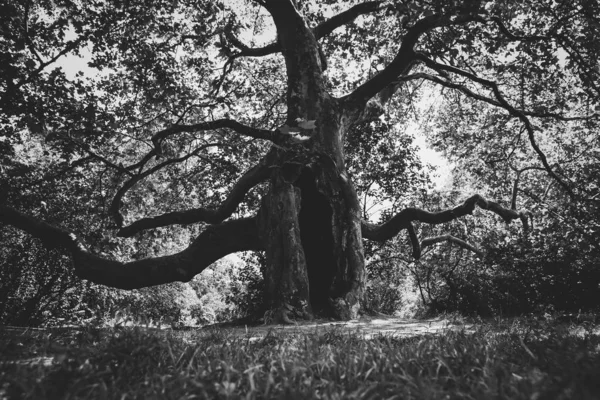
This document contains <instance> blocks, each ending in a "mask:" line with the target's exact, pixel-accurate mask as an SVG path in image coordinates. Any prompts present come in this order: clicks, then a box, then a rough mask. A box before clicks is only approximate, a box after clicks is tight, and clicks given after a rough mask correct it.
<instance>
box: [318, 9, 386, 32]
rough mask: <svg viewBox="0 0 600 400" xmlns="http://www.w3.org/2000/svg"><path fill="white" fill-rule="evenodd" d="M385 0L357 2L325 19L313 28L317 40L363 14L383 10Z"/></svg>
mask: <svg viewBox="0 0 600 400" xmlns="http://www.w3.org/2000/svg"><path fill="white" fill-rule="evenodd" d="M384 3H385V2H384V1H367V2H364V3H361V4H357V5H355V6H354V7H351V8H349V9H348V10H346V11H342V12H341V13H339V14H337V15H334V16H333V17H331V18H329V19H328V20H327V21H323V22H322V23H320V24H319V25H317V26H316V27H315V28H314V29H313V34H314V35H315V37H316V38H317V40H319V39H321V38H323V37H325V36H327V35H329V34H331V32H333V31H334V30H336V29H337V28H339V27H341V26H344V25H346V24H348V23H350V22H352V21H354V20H355V19H356V18H358V17H359V16H361V15H364V14H370V13H374V12H377V11H379V10H381V8H382V7H381V6H382V5H383V4H384Z"/></svg>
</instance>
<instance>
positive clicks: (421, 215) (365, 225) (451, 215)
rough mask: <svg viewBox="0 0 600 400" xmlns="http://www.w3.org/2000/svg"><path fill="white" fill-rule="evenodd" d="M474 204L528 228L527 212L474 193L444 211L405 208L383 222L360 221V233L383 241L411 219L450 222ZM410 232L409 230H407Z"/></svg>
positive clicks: (407, 225) (507, 221)
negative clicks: (504, 205)
mask: <svg viewBox="0 0 600 400" xmlns="http://www.w3.org/2000/svg"><path fill="white" fill-rule="evenodd" d="M475 206H479V208H482V209H484V210H489V211H491V212H493V213H495V214H498V215H499V216H500V217H501V218H502V219H503V220H504V222H506V223H507V224H508V223H510V222H511V221H512V220H514V219H520V220H521V222H522V223H523V227H524V229H525V230H527V229H528V220H527V217H528V213H527V212H518V211H516V210H511V209H508V208H504V207H502V206H501V205H500V204H498V203H496V202H493V201H488V200H486V199H484V198H483V197H482V196H480V195H478V194H476V195H473V196H471V197H469V198H468V199H467V200H465V201H464V202H463V204H461V205H459V206H457V207H455V208H451V209H448V210H444V211H438V212H429V211H425V210H421V209H419V208H406V209H404V210H402V211H400V212H399V213H398V214H396V215H395V216H394V217H392V218H391V219H390V220H388V221H387V222H385V223H383V224H372V223H369V222H367V221H363V222H362V226H361V227H362V235H363V237H364V238H366V239H370V240H375V241H378V242H383V241H385V240H388V239H391V238H392V237H394V236H396V235H397V234H398V232H400V231H401V230H402V229H410V228H409V226H410V224H411V223H412V222H413V221H418V222H424V223H427V224H432V225H437V224H441V223H444V222H450V221H453V220H455V219H457V218H460V217H463V216H465V215H468V214H472V213H473V210H474V209H475ZM409 234H410V231H409Z"/></svg>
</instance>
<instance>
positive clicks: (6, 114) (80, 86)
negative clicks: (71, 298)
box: [0, 0, 600, 321]
mask: <svg viewBox="0 0 600 400" xmlns="http://www.w3.org/2000/svg"><path fill="white" fill-rule="evenodd" d="M0 12H1V13H2V15H3V18H2V22H1V23H0V29H1V31H0V35H1V36H0V38H1V39H0V40H1V41H0V49H1V51H2V52H1V55H0V57H1V60H0V61H1V63H0V65H1V66H0V68H1V69H2V70H1V78H0V79H1V81H0V85H1V87H2V97H1V99H0V106H1V107H2V115H1V118H2V120H1V121H0V123H1V124H2V126H1V129H2V131H1V134H2V136H1V139H2V140H0V149H1V151H2V153H1V157H2V158H1V159H2V169H3V171H4V173H5V176H7V177H15V176H16V175H15V173H14V172H11V171H13V169H15V168H19V167H20V166H22V164H23V163H27V162H29V163H30V164H35V163H36V162H41V160H46V161H44V162H45V163H46V167H45V168H46V170H47V171H46V172H47V173H55V174H59V176H60V177H61V178H60V179H61V181H62V182H64V184H65V185H64V187H63V188H60V187H59V188H57V189H56V190H57V191H58V192H59V194H60V196H68V195H69V187H70V186H71V183H70V181H69V180H70V179H73V177H74V176H79V177H83V179H84V180H85V182H87V185H88V186H87V189H86V190H84V191H82V192H81V193H76V194H75V195H76V196H77V199H78V200H77V202H78V203H80V202H83V203H86V202H89V204H87V206H88V207H87V211H86V212H89V213H90V214H89V215H99V214H101V215H108V216H109V217H110V218H111V219H112V222H111V223H110V224H109V223H108V222H107V221H106V220H103V221H104V222H102V223H101V224H99V229H102V231H105V230H110V229H115V230H116V232H117V236H120V237H124V238H131V237H135V238H136V240H142V238H146V239H148V237H150V236H152V235H155V238H156V239H157V243H160V242H161V241H162V242H163V243H165V244H167V243H168V242H169V241H168V239H167V237H168V236H167V234H173V232H175V230H174V229H168V228H165V227H173V226H180V225H189V224H200V223H202V224H205V225H200V226H201V227H203V229H202V230H201V231H200V232H199V233H198V234H197V236H196V238H195V239H193V240H192V241H191V244H189V246H187V247H186V248H185V249H184V250H182V251H179V252H175V253H174V254H171V255H167V256H156V257H155V256H151V255H152V254H154V253H156V252H158V253H161V251H160V250H165V249H169V248H172V249H176V248H177V246H176V245H173V242H172V241H171V242H170V244H169V245H165V246H164V248H165V249H155V250H156V251H144V252H137V253H136V251H133V250H131V249H130V250H124V249H126V248H127V247H128V246H129V247H131V246H133V247H135V241H136V240H132V239H129V240H123V241H122V242H115V241H114V239H110V240H109V242H110V243H111V245H112V246H113V248H114V249H116V250H118V251H115V252H113V255H114V254H117V256H118V257H116V258H114V257H112V258H111V257H110V256H108V255H103V254H101V253H98V252H97V251H96V250H98V247H97V243H96V242H95V241H94V240H93V239H90V237H89V236H88V237H87V238H86V235H85V234H79V236H78V235H75V234H73V233H71V232H72V229H69V230H66V229H63V228H58V227H56V225H58V223H57V222H60V221H54V222H53V224H50V223H48V222H45V221H49V220H50V221H51V220H53V218H52V216H51V215H50V216H46V215H45V214H44V213H43V212H42V208H43V207H42V206H41V205H40V204H41V203H34V204H20V200H19V199H20V198H21V196H22V195H23V193H21V192H19V191H17V190H14V189H13V188H12V186H10V187H9V188H8V191H7V193H6V195H5V196H4V200H3V203H2V204H1V205H0V222H2V223H4V224H8V225H12V226H14V227H16V228H19V229H21V230H24V231H26V232H28V233H29V234H31V235H33V236H35V237H37V238H39V239H41V240H42V242H43V243H44V244H45V245H47V246H48V247H58V248H62V249H64V250H66V251H67V252H68V253H69V254H70V255H71V257H72V260H73V265H74V270H75V272H76V274H77V275H78V276H80V277H81V278H84V279H87V280H90V281H92V282H96V283H99V284H103V285H108V286H112V287H117V288H125V289H134V288H141V287H146V286H152V285H160V284H164V283H168V282H175V281H189V280H191V279H192V278H193V277H194V276H196V275H197V274H199V273H200V272H202V271H203V270H204V269H205V268H206V267H208V266H209V265H210V264H212V263H213V262H215V261H216V260H218V259H220V258H222V257H224V256H225V255H227V254H230V253H233V252H239V251H248V250H251V251H264V252H265V256H266V267H265V270H264V277H265V300H266V304H267V305H268V307H269V308H271V309H273V310H275V311H276V314H275V315H276V316H277V318H278V319H280V320H283V321H289V319H290V318H310V317H311V316H312V315H313V314H314V313H319V312H322V313H327V314H330V315H334V316H336V317H337V318H342V319H349V318H354V317H356V315H357V314H358V312H359V311H360V309H361V302H362V300H363V298H364V295H365V288H366V279H367V275H366V273H365V256H364V246H363V239H368V240H371V241H377V242H383V241H386V240H388V239H390V238H393V237H394V236H396V235H397V234H398V233H399V232H401V231H403V230H406V231H407V232H408V236H409V238H410V241H411V243H412V247H413V251H412V253H413V255H414V257H415V258H419V257H420V254H421V251H422V249H423V248H424V247H427V246H431V245H434V244H436V243H439V242H441V241H450V242H452V243H455V244H456V245H459V246H462V247H463V248H466V249H468V250H477V249H475V247H474V246H473V245H471V244H469V243H468V242H467V241H466V240H464V239H465V238H462V239H460V238H457V237H455V236H450V235H441V236H440V235H437V236H435V237H428V238H422V239H420V238H419V234H418V231H417V229H416V228H415V225H416V224H418V223H423V224H442V223H448V222H451V221H454V220H457V219H459V218H461V217H464V216H466V215H469V214H471V213H473V211H474V209H475V208H476V207H479V208H481V209H484V210H488V211H490V212H492V213H494V214H496V215H497V216H499V217H500V218H501V219H502V220H503V221H505V222H507V223H509V222H511V221H513V220H515V219H516V220H520V221H522V223H523V225H524V229H525V231H527V229H528V227H530V225H531V224H530V223H529V213H528V212H527V211H526V210H522V209H520V208H519V207H518V201H517V200H518V193H519V188H520V187H521V186H520V185H522V183H523V180H525V179H526V178H527V177H528V176H530V175H531V174H533V172H531V171H530V170H533V169H535V170H536V171H539V172H535V173H536V174H537V173H542V174H545V175H547V176H549V177H550V178H551V179H552V182H553V184H554V190H557V191H560V192H561V193H563V194H564V196H568V198H569V199H570V200H571V201H572V202H574V203H577V204H590V202H591V203H593V202H597V201H598V197H597V196H598V185H597V184H596V185H595V186H594V185H593V184H590V183H589V182H586V181H585V179H583V178H582V177H581V176H579V175H578V174H577V173H575V172H576V171H579V170H580V169H582V168H587V166H589V165H591V164H594V163H598V154H597V148H598V146H599V143H598V140H599V139H598V135H597V118H598V113H597V112H596V109H597V108H598V106H599V104H598V99H599V97H598V95H599V94H600V80H599V76H598V74H599V67H598V59H599V55H600V54H599V51H600V44H599V42H598V41H597V40H596V38H597V37H599V36H600V32H599V30H600V17H599V15H600V10H599V6H598V3H597V2H594V1H588V0H575V1H569V2H567V1H562V2H556V1H549V0H527V1H522V2H513V1H500V0H494V1H485V0H480V1H477V0H475V1H473V0H462V1H461V0H456V1H445V2H430V1H420V0H415V1H396V2H385V1H368V2H354V1H341V2H330V1H322V2H319V1H315V0H311V1H309V0H307V1H293V0H255V1H243V0H239V1H238V2H231V1H226V2H225V1H223V2H220V1H212V0H210V1H209V0H204V1H203V0H199V1H198V0H195V1H191V0H179V1H158V0H157V1H141V0H130V1H122V0H119V1H117V0H107V1H102V2H97V1H89V2H88V1H84V2H82V3H81V4H80V3H79V2H73V1H68V0H67V1H60V2H50V1H43V0H40V1H26V2H21V1H15V0H12V1H10V0H9V1H5V2H4V3H3V5H2V9H1V10H0ZM86 52H89V53H90V54H91V55H90V57H91V61H90V66H91V67H94V68H96V69H97V70H98V71H99V72H98V73H97V74H96V75H95V76H91V75H85V74H79V75H77V76H75V77H74V78H72V79H70V78H67V77H66V76H65V74H64V72H63V71H61V70H60V69H59V68H56V69H51V68H52V66H54V65H55V64H56V62H57V61H58V60H60V59H61V57H62V56H64V55H66V54H86ZM432 88H433V89H432ZM436 88H437V89H436ZM431 90H434V91H435V90H437V92H436V93H441V94H443V95H444V96H445V103H444V104H445V107H442V108H440V109H439V110H440V111H439V118H442V117H443V118H444V119H443V120H439V121H438V122H440V121H441V122H442V123H441V124H438V126H445V127H446V128H447V129H446V130H443V129H442V130H439V131H438V132H437V133H435V134H432V135H433V136H434V138H433V140H434V142H435V144H436V145H437V146H439V147H440V148H444V147H445V146H447V147H448V151H449V152H453V154H458V156H457V157H458V158H459V159H465V160H467V159H468V160H471V161H473V159H472V158H468V156H469V155H470V154H471V153H477V154H480V153H478V151H479V150H477V151H476V149H481V148H485V149H486V154H487V156H486V158H485V159H483V160H482V161H483V162H484V163H492V164H493V165H502V166H511V165H512V166H513V167H514V171H516V179H512V181H513V182H514V187H513V188H512V189H511V191H510V192H503V191H501V190H499V191H498V193H499V194H502V195H503V196H506V197H505V198H504V200H505V203H504V204H505V205H502V204H501V203H500V202H496V201H492V200H488V199H486V198H484V197H483V196H482V195H479V194H472V195H470V197H468V198H466V199H465V200H464V201H463V202H462V203H461V204H460V205H458V206H455V207H450V208H448V209H444V210H441V211H435V210H431V211H426V210H425V209H421V208H417V207H409V205H410V204H404V208H403V209H400V210H398V212H397V213H396V214H395V215H393V216H391V217H390V218H389V219H387V220H385V221H381V223H380V224H375V223H372V222H370V221H369V220H367V219H366V218H365V214H366V213H365V205H366V204H367V203H368V202H369V201H371V200H370V199H371V197H372V196H374V195H381V196H388V197H391V198H393V199H394V201H396V200H398V199H402V198H403V197H404V196H406V195H408V194H410V191H411V190H414V189H415V188H416V187H418V186H419V185H420V184H421V183H422V182H424V181H423V180H422V179H423V178H422V177H421V175H419V173H418V164H419V163H418V160H416V158H415V155H414V152H413V151H412V149H411V148H410V146H409V145H408V141H407V140H406V136H405V135H404V134H403V129H404V128H406V126H407V125H408V123H409V117H408V114H409V113H411V112H412V111H411V110H412V109H413V108H414V105H415V104H417V103H418V102H427V101H428V98H427V96H428V95H427V93H428V92H427V91H431ZM432 109H433V108H432ZM422 117H423V119H424V120H429V119H431V117H432V116H431V115H423V116H422ZM452 128H455V129H452ZM436 138H438V139H437V141H436ZM523 143H527V144H528V147H527V148H526V147H525V146H523ZM35 144H38V145H39V146H41V148H44V146H45V147H47V148H50V149H51V151H50V152H49V153H48V155H46V154H36V155H35V157H34V159H33V160H29V161H27V160H23V159H19V157H18V155H19V154H23V152H24V151H25V150H27V149H29V148H30V147H31V146H34V145H35ZM516 144H518V145H519V146H518V149H519V150H518V152H517V153H515V154H518V157H513V155H512V153H511V152H513V151H516V150H515V148H516V146H515V145H516ZM573 149H575V150H573ZM28 154H31V151H30V152H29V153H28ZM570 156H575V157H577V162H575V163H570V162H568V160H567V158H568V157H570ZM472 167H473V168H474V169H476V170H477V169H478V168H481V165H478V164H477V163H476V161H473V165H472ZM503 168H504V167H503ZM502 171H504V170H503V169H499V170H498V173H502ZM506 171H508V170H506ZM586 176H587V175H586ZM3 179H4V178H3ZM11 179H12V178H11ZM9 180H10V179H9V178H6V179H5V181H6V182H7V183H9ZM492 181H493V180H492ZM231 182H234V183H231ZM503 182H506V180H505V181H503ZM31 190H33V191H34V190H35V187H32V188H31ZM370 190H373V195H372V196H371V197H370V196H369V191H370ZM425 194H426V193H425ZM86 198H88V199H89V200H86ZM461 200H462V199H461ZM495 200H502V199H495ZM395 204H396V205H403V203H402V202H401V201H396V203H395ZM65 211H68V210H65ZM234 214H235V217H232V216H234ZM33 215H35V216H33ZM75 217H76V216H75V215H74V216H73V217H72V218H71V220H70V221H69V223H68V224H64V223H60V225H63V226H72V225H73V224H75V225H76V226H84V225H85V224H81V223H80V224H77V222H76V221H74V220H76V218H75ZM80 217H81V214H80ZM206 224H208V225H206ZM158 228H162V229H158ZM153 232H154V233H153ZM188 232H194V229H191V230H189V231H188ZM98 236H102V235H100V234H98V233H96V237H98ZM102 237H103V236H102ZM178 237H179V238H183V237H185V236H183V237H182V236H178ZM102 240H105V239H102ZM106 240H108V239H106ZM125 256H131V257H133V258H134V260H133V261H126V260H125V259H124V258H125ZM146 256H148V257H146Z"/></svg>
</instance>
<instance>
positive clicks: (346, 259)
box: [258, 2, 365, 320]
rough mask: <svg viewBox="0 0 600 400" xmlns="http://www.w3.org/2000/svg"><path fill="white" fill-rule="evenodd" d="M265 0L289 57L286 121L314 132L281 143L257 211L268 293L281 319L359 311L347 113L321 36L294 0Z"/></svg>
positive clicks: (360, 261) (356, 211)
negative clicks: (327, 71)
mask: <svg viewBox="0 0 600 400" xmlns="http://www.w3.org/2000/svg"><path fill="white" fill-rule="evenodd" d="M267 8H268V9H269V11H270V12H271V14H272V16H273V19H274V21H275V25H276V26H277V33H278V39H279V44H280V45H281V48H282V54H283V56H284V58H285V62H286V70H287V78H288V92H287V105H288V116H287V117H288V118H287V121H286V127H287V128H288V129H289V128H293V127H301V128H302V127H303V126H302V123H303V122H304V123H307V124H308V127H307V126H306V125H304V128H307V129H306V132H303V133H304V134H306V135H309V136H310V140H306V141H300V142H299V143H297V144H291V145H290V146H287V147H284V148H279V149H277V157H276V159H277V160H276V162H275V165H274V168H273V172H272V177H271V181H270V183H271V185H270V190H269V192H268V194H267V196H266V197H265V199H264V201H263V204H262V207H261V210H260V213H259V218H258V223H259V231H260V236H261V239H262V241H263V246H264V248H265V249H266V259H267V268H266V274H265V278H266V282H267V285H266V288H267V289H266V290H267V300H268V302H269V306H270V307H271V308H272V309H275V310H280V314H279V315H280V318H281V319H283V320H286V319H287V318H288V317H311V316H312V315H313V313H314V312H316V313H318V314H329V315H333V316H335V317H337V318H342V319H351V318H355V317H356V316H357V314H358V311H359V309H360V301H361V299H362V296H363V290H364V286H365V273H364V256H363V246H362V236H361V219H360V207H359V202H358V198H357V195H356V192H355V190H354V188H353V186H352V183H351V182H350V179H349V177H348V176H347V174H346V168H345V165H344V154H343V145H342V143H343V141H344V135H345V131H346V129H347V128H348V126H347V125H346V124H347V123H348V122H347V117H346V115H345V110H344V107H342V106H341V104H340V102H339V100H337V99H334V98H332V97H331V96H330V95H329V93H328V92H327V90H326V85H325V81H324V76H323V70H324V68H325V60H324V58H323V56H322V53H321V52H320V49H319V44H318V43H317V40H316V38H315V36H314V34H313V32H312V31H311V29H310V28H309V27H308V25H307V23H306V21H305V20H304V18H303V17H302V16H301V15H300V14H299V13H298V11H297V10H296V9H295V7H294V5H293V3H292V2H269V4H267ZM313 124H314V127H313ZM281 132H282V133H286V132H285V129H284V130H282V131H281Z"/></svg>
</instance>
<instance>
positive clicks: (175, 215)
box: [117, 159, 271, 237]
mask: <svg viewBox="0 0 600 400" xmlns="http://www.w3.org/2000/svg"><path fill="white" fill-rule="evenodd" d="M270 173H271V172H270V168H269V165H268V164H267V163H266V162H265V161H264V159H263V161H261V162H260V163H259V164H258V165H256V166H254V167H253V168H251V169H249V170H248V171H246V173H245V174H244V175H243V176H242V177H241V178H240V179H239V180H238V181H237V182H236V184H235V185H234V186H233V188H232V189H231V192H229V195H228V196H227V198H226V199H225V201H224V202H223V203H222V204H221V205H220V206H219V207H218V208H215V209H210V208H195V209H192V210H186V211H174V212H170V213H167V214H163V215H159V216H156V217H150V218H143V219H141V220H139V221H136V222H134V223H133V224H131V225H129V226H126V227H124V228H122V229H121V230H119V232H118V233H117V235H118V236H121V237H130V236H133V235H135V234H136V233H138V232H140V231H143V230H146V229H153V228H158V227H161V226H169V225H174V224H180V225H185V224H193V223H196V222H206V223H209V224H217V223H219V222H221V221H223V220H225V219H227V218H229V217H230V216H231V214H233V212H234V211H235V210H236V208H237V206H238V205H239V204H240V203H241V202H242V201H243V200H244V197H245V196H246V193H248V191H249V190H250V189H252V188H253V187H254V186H256V185H258V184H259V183H261V182H263V181H264V180H266V179H267V178H268V177H269V175H270Z"/></svg>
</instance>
